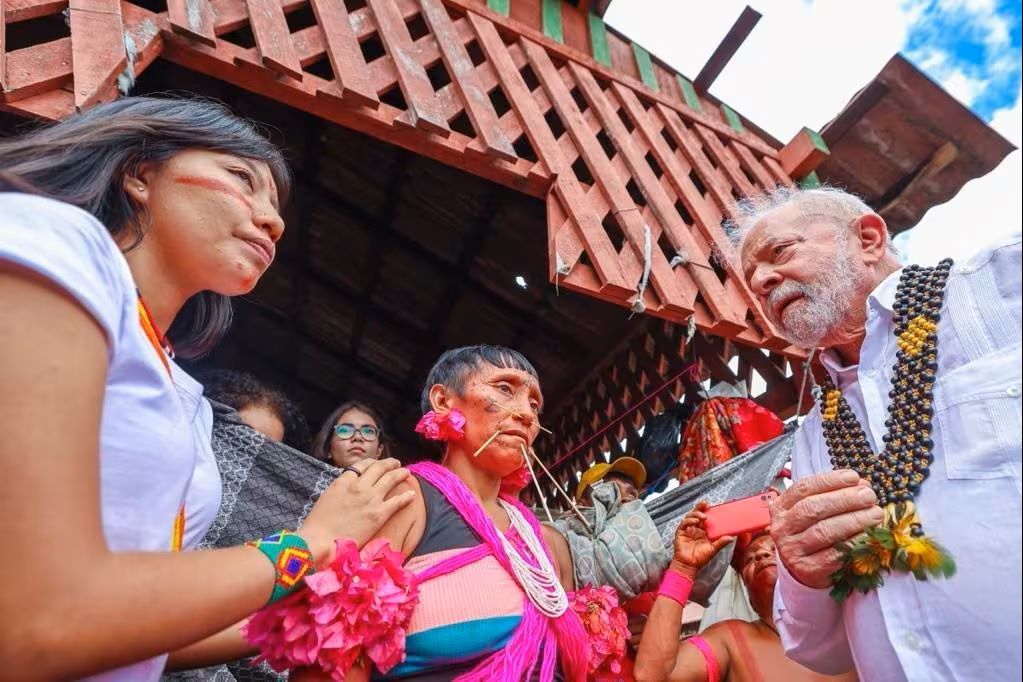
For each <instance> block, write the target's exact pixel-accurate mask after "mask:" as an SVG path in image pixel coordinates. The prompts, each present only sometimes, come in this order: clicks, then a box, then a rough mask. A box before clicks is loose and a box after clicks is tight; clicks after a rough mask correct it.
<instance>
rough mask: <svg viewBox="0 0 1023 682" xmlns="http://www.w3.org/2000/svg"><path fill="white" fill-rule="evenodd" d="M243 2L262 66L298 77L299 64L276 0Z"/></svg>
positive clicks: (281, 10)
mask: <svg viewBox="0 0 1023 682" xmlns="http://www.w3.org/2000/svg"><path fill="white" fill-rule="evenodd" d="M245 6H246V7H247V8H248V11H249V24H250V26H251V27H252V35H253V36H254V37H255V38H256V46H257V47H258V48H259V54H260V57H261V59H262V63H263V66H265V67H267V68H268V69H270V70H271V71H274V72H276V73H279V74H281V75H282V76H290V77H291V78H294V79H296V80H302V76H303V74H302V65H301V63H299V60H298V54H297V53H296V52H295V45H294V43H293V42H292V40H291V31H290V30H289V29H288V20H287V19H285V17H284V10H283V9H282V8H281V4H280V2H279V0H245Z"/></svg>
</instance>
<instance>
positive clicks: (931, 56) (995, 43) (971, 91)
mask: <svg viewBox="0 0 1023 682" xmlns="http://www.w3.org/2000/svg"><path fill="white" fill-rule="evenodd" d="M919 12H920V16H919V18H918V19H917V20H916V21H915V22H913V23H912V24H911V25H910V31H909V35H908V36H907V40H906V44H905V46H904V48H903V51H904V52H905V54H906V55H907V56H908V57H909V58H910V59H911V60H912V61H913V62H914V63H916V64H917V66H919V67H921V68H922V69H923V70H924V71H926V72H928V73H929V74H930V75H931V76H932V77H933V78H935V80H937V81H939V82H942V81H945V82H946V83H947V82H949V80H950V78H956V79H968V82H969V83H970V85H969V86H967V88H968V89H967V91H966V92H959V93H956V94H957V95H958V96H960V97H962V98H963V99H967V100H969V101H966V102H965V103H966V104H968V105H969V106H971V107H972V108H973V110H974V111H976V112H977V114H979V115H980V116H981V117H982V118H984V119H985V120H990V119H991V117H992V116H993V115H994V113H995V112H996V111H997V110H999V109H1003V108H1005V107H1011V106H1012V105H1013V103H1014V102H1015V97H1016V93H1017V92H1018V90H1019V84H1020V57H1019V55H1020V25H1021V14H1023V6H1021V3H1020V2H1019V0H1016V1H1015V2H1012V1H1007V0H1001V1H999V2H995V1H994V0H992V1H991V2H947V1H944V2H939V1H937V0H935V1H932V2H928V3H926V4H924V5H922V6H921V7H920V9H919ZM956 72H958V74H956ZM960 82H967V81H960Z"/></svg>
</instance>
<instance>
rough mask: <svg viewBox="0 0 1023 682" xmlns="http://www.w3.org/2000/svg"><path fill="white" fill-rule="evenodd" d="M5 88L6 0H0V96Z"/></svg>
mask: <svg viewBox="0 0 1023 682" xmlns="http://www.w3.org/2000/svg"><path fill="white" fill-rule="evenodd" d="M5 90H7V0H0V97H2V96H3V93H4V91H5Z"/></svg>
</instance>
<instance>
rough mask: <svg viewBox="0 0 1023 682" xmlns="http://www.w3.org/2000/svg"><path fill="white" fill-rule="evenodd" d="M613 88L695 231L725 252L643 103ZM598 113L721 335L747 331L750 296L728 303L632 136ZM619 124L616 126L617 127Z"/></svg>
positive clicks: (700, 199)
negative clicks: (683, 256) (688, 266)
mask: <svg viewBox="0 0 1023 682" xmlns="http://www.w3.org/2000/svg"><path fill="white" fill-rule="evenodd" d="M582 79H583V80H582V81H581V83H583V82H586V90H590V89H591V86H590V83H592V85H593V86H596V82H595V81H593V77H592V76H589V78H586V76H585V75H583V76H582ZM587 81H589V82H587ZM611 88H612V90H613V91H614V93H615V94H616V95H617V96H618V97H619V99H620V100H621V102H622V106H623V107H624V109H625V111H626V113H627V114H628V115H629V117H630V118H632V120H633V121H635V122H636V127H637V128H638V129H639V132H640V134H641V135H642V136H643V137H644V139H645V141H646V143H647V146H648V147H649V148H650V152H651V153H652V154H653V155H654V159H655V160H656V161H657V163H658V165H660V166H661V168H662V169H663V171H664V173H665V174H666V175H668V178H669V181H670V182H671V185H672V187H673V188H674V189H675V190H676V193H677V194H678V196H679V197H680V198H682V199H683V203H684V204H686V205H687V206H688V207H692V208H691V210H690V213H691V214H692V215H693V219H694V221H696V223H697V229H699V230H700V231H701V232H702V233H703V235H704V237H705V238H706V239H707V241H708V242H709V243H710V244H712V245H714V247H716V248H718V249H721V248H724V247H725V244H724V235H723V234H722V233H721V228H720V227H719V226H717V225H711V224H709V223H708V222H707V221H706V220H704V215H703V212H701V211H699V210H697V209H698V207H699V206H702V205H703V204H704V200H703V197H700V196H699V193H698V192H697V191H696V188H695V187H694V186H693V184H692V182H690V180H689V174H688V173H686V172H684V171H683V170H682V168H681V167H680V165H679V163H678V158H677V157H676V156H675V155H674V153H672V151H671V149H670V148H669V147H668V145H667V143H665V141H664V138H662V137H661V136H660V135H659V134H658V133H657V132H656V131H655V130H654V125H653V122H652V121H651V120H650V118H649V114H647V113H646V111H645V110H644V109H643V106H642V104H640V102H639V98H637V97H636V95H635V93H633V92H632V91H631V90H629V89H627V88H624V87H622V86H621V85H619V84H617V83H615V84H612V86H611ZM591 104H593V102H591ZM594 106H596V105H594ZM599 109H601V110H603V115H606V116H609V117H611V119H609V121H607V122H605V124H606V125H607V132H608V135H609V136H610V137H611V141H612V143H614V144H615V146H616V147H618V144H619V142H617V141H616V137H618V138H619V139H620V140H622V147H619V148H618V150H619V153H620V154H622V155H623V156H624V157H625V159H626V162H627V163H628V164H629V166H630V169H632V170H633V172H632V174H633V177H635V178H636V180H637V182H638V183H639V186H640V191H641V192H643V193H644V196H647V194H648V193H649V196H647V201H648V202H649V203H650V205H651V206H652V207H653V208H654V209H655V210H656V211H658V213H659V214H663V217H662V216H661V215H658V219H660V220H661V221H662V223H664V224H665V226H666V227H667V228H668V235H669V237H671V238H672V246H674V247H675V248H676V249H679V250H680V251H682V252H684V253H685V254H686V256H687V257H688V258H689V260H690V262H691V263H692V264H693V266H692V270H690V271H689V273H690V275H691V277H692V278H693V279H694V280H695V282H696V284H697V285H698V286H699V288H700V291H701V292H702V293H703V300H704V302H705V303H706V304H707V307H708V308H710V310H711V311H712V312H713V313H714V315H715V316H716V317H717V318H718V319H719V320H721V321H722V322H723V323H724V328H723V329H721V331H726V329H725V328H728V327H732V328H733V331H737V330H739V329H742V328H744V327H745V326H746V324H745V321H744V315H745V313H746V307H748V305H749V303H750V301H752V300H753V298H752V295H749V296H748V298H747V301H746V306H738V305H736V304H735V303H731V302H730V300H729V299H731V298H732V297H731V296H729V295H728V293H727V292H726V291H725V288H724V286H723V285H722V284H721V282H720V281H719V280H718V278H717V275H716V274H715V273H714V270H713V268H712V267H711V265H710V263H709V261H708V260H707V257H706V254H705V252H704V251H703V250H702V249H701V248H700V247H699V245H698V244H696V242H695V240H694V239H693V236H692V234H690V232H689V228H688V226H686V225H685V223H684V222H682V219H681V217H680V216H679V215H678V212H677V211H676V210H675V206H674V204H673V202H672V201H671V200H670V199H669V198H668V197H667V196H666V195H665V194H664V191H663V190H662V189H661V185H660V183H659V182H658V180H657V178H656V177H655V176H654V174H653V171H652V170H650V166H649V164H648V163H647V162H646V159H645V158H643V157H642V156H640V155H639V154H638V153H637V152H636V151H635V150H634V149H630V147H631V144H630V143H631V137H629V136H628V133H627V132H626V131H625V128H624V126H622V125H621V122H620V121H618V116H617V114H615V113H614V111H612V110H610V108H606V107H603V106H601V107H599ZM616 123H617V125H615V124H616ZM612 131H613V132H612ZM623 133H624V137H623ZM633 167H634V168H633ZM725 272H726V273H727V274H728V275H729V277H736V276H737V273H736V272H735V271H734V270H732V269H730V268H726V269H725ZM740 281H741V276H740ZM747 293H748V292H747Z"/></svg>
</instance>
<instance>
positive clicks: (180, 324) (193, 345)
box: [0, 97, 291, 358]
mask: <svg viewBox="0 0 1023 682" xmlns="http://www.w3.org/2000/svg"><path fill="white" fill-rule="evenodd" d="M188 149H202V150H209V151H217V152H223V153H226V154H234V155H236V156H242V157H245V158H249V159H254V160H258V161H264V162H266V164H267V165H268V166H269V167H270V173H271V174H272V175H273V179H274V182H275V183H276V184H277V190H278V193H279V195H280V201H281V204H282V205H283V204H284V202H285V201H286V199H287V195H288V192H289V190H290V188H291V171H290V170H289V168H288V165H287V162H285V160H284V156H283V155H282V154H281V152H280V150H279V149H277V147H276V146H274V144H273V143H272V142H270V140H268V139H267V138H266V137H264V136H263V135H262V134H261V133H260V132H259V131H258V130H257V129H256V126H255V125H253V124H252V123H251V122H250V121H247V120H245V119H243V118H239V117H238V116H235V115H234V114H232V113H231V112H230V111H229V110H228V109H227V107H225V106H223V105H222V104H218V103H216V102H211V101H208V100H200V99H177V98H156V97H126V98H123V99H120V100H117V101H115V102H110V103H108V104H101V105H98V106H96V107H93V108H92V109H90V110H88V111H86V112H83V113H81V114H77V115H75V116H72V117H70V118H68V119H67V120H64V121H61V122H59V123H55V124H53V125H48V126H45V127H42V128H39V129H37V130H34V131H32V132H30V133H27V134H25V135H19V136H16V137H13V138H8V139H4V140H0V175H3V176H6V177H7V178H8V180H7V184H8V185H10V186H11V187H12V189H17V187H18V186H20V185H24V186H26V187H32V188H34V189H35V191H36V192H37V193H39V194H43V195H45V196H48V197H51V198H53V199H58V200H60V201H64V202H67V203H69V204H73V205H75V206H78V207H79V208H82V209H84V210H86V211H88V212H89V213H92V214H93V215H94V216H96V218H97V219H98V220H99V221H100V222H101V223H103V224H104V225H105V226H106V228H107V230H108V231H109V232H110V234H111V236H113V237H114V238H115V239H117V238H120V237H121V236H122V235H124V234H125V233H127V232H129V231H133V232H134V238H133V239H132V240H131V243H132V244H133V245H137V244H138V243H139V242H140V241H141V240H142V239H143V238H144V237H145V226H146V222H147V220H146V216H145V211H144V209H143V207H142V206H141V205H139V204H138V203H136V202H135V201H134V200H132V198H131V197H130V196H129V194H128V193H127V192H126V191H125V189H124V178H125V176H128V175H132V174H135V173H137V172H138V171H139V168H140V166H141V165H142V164H144V163H157V164H159V163H162V162H164V161H167V160H168V159H170V158H171V157H173V156H174V155H176V154H178V153H179V152H182V151H185V150H188ZM130 248H131V247H129V250H130ZM230 325H231V301H230V299H229V298H228V297H226V296H222V295H220V294H216V293H214V292H211V291H204V292H201V293H199V294H197V295H196V296H193V297H192V298H191V299H189V300H188V302H187V303H186V304H185V307H184V308H183V309H182V310H181V312H180V313H179V314H178V316H177V317H176V318H175V320H174V324H173V325H172V326H171V328H170V329H169V330H168V336H169V337H170V338H171V340H172V341H173V342H174V348H175V350H176V351H177V353H178V355H180V356H181V357H184V358H194V357H198V356H201V355H204V354H205V353H208V352H209V351H210V350H211V349H212V348H213V347H214V346H215V345H216V344H217V342H218V341H219V340H220V339H221V338H222V337H223V336H224V334H225V333H226V332H227V329H228V327H230Z"/></svg>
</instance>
